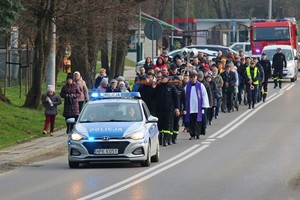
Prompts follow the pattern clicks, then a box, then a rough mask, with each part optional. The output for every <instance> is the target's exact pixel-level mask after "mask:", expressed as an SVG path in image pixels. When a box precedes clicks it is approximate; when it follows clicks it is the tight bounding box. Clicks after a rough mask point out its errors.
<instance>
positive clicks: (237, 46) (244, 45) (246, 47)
mask: <svg viewBox="0 0 300 200" xmlns="http://www.w3.org/2000/svg"><path fill="white" fill-rule="evenodd" d="M229 48H231V49H233V50H235V51H236V52H239V51H240V50H242V51H243V52H244V53H245V55H246V56H250V57H251V56H252V52H251V45H250V42H236V43H233V44H232V45H231V46H230V47H229Z"/></svg>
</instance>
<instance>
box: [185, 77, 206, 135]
mask: <svg viewBox="0 0 300 200" xmlns="http://www.w3.org/2000/svg"><path fill="white" fill-rule="evenodd" d="M189 76H190V80H189V82H188V83H187V85H186V86H185V96H186V106H185V108H186V110H185V111H184V113H185V114H186V115H185V119H184V120H185V122H186V123H188V125H189V133H190V136H191V137H190V140H194V139H200V134H201V126H202V120H203V119H202V117H203V114H202V109H203V106H205V105H207V104H209V103H208V96H207V92H206V89H205V86H204V85H203V84H202V83H200V82H199V81H198V80H197V77H198V74H197V73H196V72H193V71H192V72H191V73H190V74H189Z"/></svg>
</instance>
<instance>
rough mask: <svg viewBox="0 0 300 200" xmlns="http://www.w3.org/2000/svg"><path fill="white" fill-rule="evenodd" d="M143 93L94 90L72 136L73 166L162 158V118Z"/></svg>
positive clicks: (146, 162)
mask: <svg viewBox="0 0 300 200" xmlns="http://www.w3.org/2000/svg"><path fill="white" fill-rule="evenodd" d="M136 97H140V94H139V93H136V92H135V93H93V94H92V95H91V98H92V99H93V100H91V101H89V102H88V103H87V104H86V105H85V107H84V109H83V110H82V112H81V114H80V116H79V118H78V120H77V122H75V119H74V118H73V119H69V120H68V123H69V124H74V127H73V129H72V131H71V133H69V138H68V160H69V167H70V168H78V167H79V164H80V163H86V162H87V163H91V162H102V163H128V162H139V163H140V164H141V166H149V165H150V163H151V161H152V162H158V161H159V142H158V133H159V132H158V128H157V121H158V119H157V118H156V117H154V116H152V115H150V112H149V110H148V107H147V105H146V104H145V102H144V101H143V100H141V99H139V98H136Z"/></svg>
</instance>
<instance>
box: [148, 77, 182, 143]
mask: <svg viewBox="0 0 300 200" xmlns="http://www.w3.org/2000/svg"><path fill="white" fill-rule="evenodd" d="M169 80H170V77H169V76H168V75H167V74H162V76H161V80H160V84H157V85H152V87H153V92H152V99H154V102H155V104H154V105H155V114H156V117H158V130H159V144H160V145H163V146H167V145H171V144H172V134H173V116H174V114H175V115H177V116H179V114H180V113H179V98H178V91H177V89H176V87H175V86H174V85H171V84H169V83H168V82H169Z"/></svg>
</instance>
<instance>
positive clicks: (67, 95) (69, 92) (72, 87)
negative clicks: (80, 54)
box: [60, 74, 81, 134]
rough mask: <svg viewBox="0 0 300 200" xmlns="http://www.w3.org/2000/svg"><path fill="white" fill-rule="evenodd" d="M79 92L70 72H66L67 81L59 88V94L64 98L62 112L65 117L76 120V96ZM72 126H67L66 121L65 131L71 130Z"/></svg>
mask: <svg viewBox="0 0 300 200" xmlns="http://www.w3.org/2000/svg"><path fill="white" fill-rule="evenodd" d="M80 95H81V92H80V89H79V87H78V85H76V84H75V83H74V81H73V76H72V74H68V76H67V83H66V84H65V85H64V86H63V87H62V88H61V91H60V96H61V97H62V98H63V99H65V100H64V112H63V116H64V117H65V119H66V123H67V119H69V118H75V120H77V118H78V116H79V103H78V98H79V97H80ZM72 128H73V127H72V126H69V125H68V123H67V130H66V133H67V134H68V133H69V132H70V131H72Z"/></svg>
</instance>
